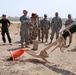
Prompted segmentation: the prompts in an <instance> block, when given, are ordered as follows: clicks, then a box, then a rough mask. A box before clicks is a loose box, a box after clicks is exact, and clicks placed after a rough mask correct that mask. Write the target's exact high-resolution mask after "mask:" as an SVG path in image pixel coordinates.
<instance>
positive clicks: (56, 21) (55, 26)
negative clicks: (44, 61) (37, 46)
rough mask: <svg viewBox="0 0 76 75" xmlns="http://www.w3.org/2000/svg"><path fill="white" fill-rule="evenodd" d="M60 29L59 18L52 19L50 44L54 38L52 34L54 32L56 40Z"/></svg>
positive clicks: (60, 21)
mask: <svg viewBox="0 0 76 75" xmlns="http://www.w3.org/2000/svg"><path fill="white" fill-rule="evenodd" d="M61 27H62V20H61V18H60V17H54V18H53V19H52V21H51V28H52V33H51V38H50V39H51V42H52V40H53V38H54V33H55V32H56V39H57V38H58V37H59V30H60V29H61Z"/></svg>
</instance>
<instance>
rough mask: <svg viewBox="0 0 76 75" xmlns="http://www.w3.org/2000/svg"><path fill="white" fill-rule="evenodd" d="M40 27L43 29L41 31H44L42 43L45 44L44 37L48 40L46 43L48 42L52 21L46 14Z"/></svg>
mask: <svg viewBox="0 0 76 75" xmlns="http://www.w3.org/2000/svg"><path fill="white" fill-rule="evenodd" d="M40 27H41V31H42V43H43V40H44V37H45V38H46V41H45V42H47V39H48V32H49V29H50V21H48V20H47V15H46V14H44V19H43V20H41V21H40Z"/></svg>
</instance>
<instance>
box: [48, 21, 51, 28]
mask: <svg viewBox="0 0 76 75" xmlns="http://www.w3.org/2000/svg"><path fill="white" fill-rule="evenodd" d="M48 23H49V29H50V26H51V24H50V21H48Z"/></svg>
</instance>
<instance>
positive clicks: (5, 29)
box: [0, 14, 12, 45]
mask: <svg viewBox="0 0 76 75" xmlns="http://www.w3.org/2000/svg"><path fill="white" fill-rule="evenodd" d="M0 23H1V24H2V26H0V28H1V34H2V40H3V42H4V44H3V45H5V43H6V39H5V33H6V35H7V38H8V41H9V44H10V45H12V44H11V37H10V35H9V30H8V28H9V27H10V24H11V23H10V21H9V20H8V19H6V15H5V14H3V15H2V19H1V20H0Z"/></svg>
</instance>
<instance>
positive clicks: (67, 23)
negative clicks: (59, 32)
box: [65, 19, 74, 44]
mask: <svg viewBox="0 0 76 75" xmlns="http://www.w3.org/2000/svg"><path fill="white" fill-rule="evenodd" d="M71 23H74V21H73V20H72V19H71V20H66V22H65V27H68V26H69V25H70V24H71ZM71 42H72V36H69V44H70V43H71Z"/></svg>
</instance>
